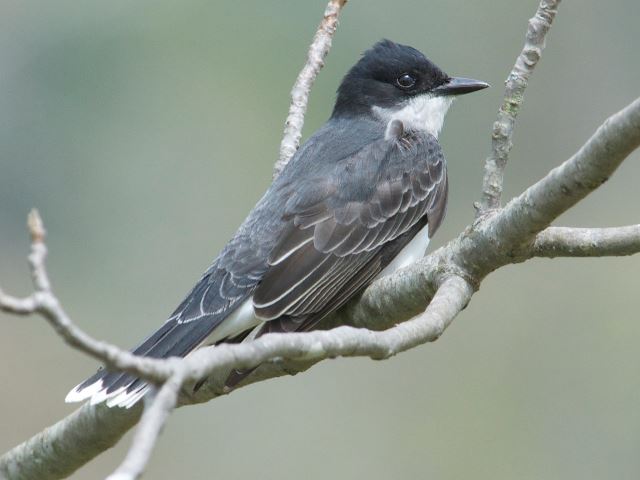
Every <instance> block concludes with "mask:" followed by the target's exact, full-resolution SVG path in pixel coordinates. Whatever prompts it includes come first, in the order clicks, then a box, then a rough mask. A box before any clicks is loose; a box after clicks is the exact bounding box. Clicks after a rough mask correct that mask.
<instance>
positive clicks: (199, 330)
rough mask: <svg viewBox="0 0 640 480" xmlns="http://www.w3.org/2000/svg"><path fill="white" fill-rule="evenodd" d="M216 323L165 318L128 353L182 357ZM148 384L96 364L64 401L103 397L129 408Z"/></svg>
mask: <svg viewBox="0 0 640 480" xmlns="http://www.w3.org/2000/svg"><path fill="white" fill-rule="evenodd" d="M219 324H220V319H219V318H216V317H214V316H209V317H208V318H207V317H202V318H200V319H198V320H197V321H193V322H188V323H187V322H179V321H178V320H168V321H167V322H165V323H164V324H163V325H162V327H160V328H159V329H158V330H157V331H156V332H154V333H153V334H152V335H150V336H149V337H148V338H147V339H145V340H144V341H143V342H142V343H141V344H140V345H138V346H137V347H136V348H135V349H133V351H132V353H133V354H135V355H139V356H144V357H151V358H168V357H184V356H186V355H187V354H188V353H189V352H191V351H192V350H194V349H196V348H197V347H198V346H200V345H201V344H202V343H203V342H204V341H205V340H206V339H207V337H208V336H209V334H210V333H211V332H212V331H213V330H214V329H215V328H216V327H217V326H218V325H219ZM149 388H150V386H149V384H147V383H146V382H145V381H144V380H141V379H140V378H137V377H135V376H134V375H131V374H128V373H122V372H112V371H109V370H107V369H104V368H100V370H98V372H97V373H96V374H95V375H93V376H91V377H89V378H88V379H87V380H85V381H84V382H82V383H80V384H79V385H77V386H76V387H75V388H73V389H72V390H71V391H70V392H69V393H68V394H67V396H66V398H65V402H67V403H72V402H81V401H84V400H87V399H91V404H92V405H96V404H98V403H101V402H104V401H106V404H107V406H109V407H124V408H131V407H132V406H134V405H135V404H136V403H137V402H138V401H139V400H140V399H141V398H142V397H144V395H145V394H146V393H147V392H148V391H149Z"/></svg>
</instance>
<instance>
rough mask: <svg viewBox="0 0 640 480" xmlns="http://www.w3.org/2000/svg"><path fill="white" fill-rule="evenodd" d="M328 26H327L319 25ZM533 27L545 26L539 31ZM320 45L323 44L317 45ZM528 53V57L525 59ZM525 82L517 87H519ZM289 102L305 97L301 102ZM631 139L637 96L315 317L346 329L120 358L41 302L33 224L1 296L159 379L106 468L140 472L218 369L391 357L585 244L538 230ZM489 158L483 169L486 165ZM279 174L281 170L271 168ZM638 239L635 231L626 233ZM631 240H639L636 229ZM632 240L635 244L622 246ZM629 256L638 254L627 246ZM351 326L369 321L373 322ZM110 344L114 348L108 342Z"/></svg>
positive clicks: (82, 454)
mask: <svg viewBox="0 0 640 480" xmlns="http://www.w3.org/2000/svg"><path fill="white" fill-rule="evenodd" d="M344 3H345V2H344V1H342V2H341V1H337V0H332V1H331V2H330V3H329V6H328V7H327V11H326V12H325V19H324V20H323V23H322V24H321V26H320V29H319V31H318V33H317V34H316V37H315V39H314V44H316V42H318V45H319V46H317V47H316V48H317V49H320V50H318V51H317V52H319V53H320V57H314V58H315V60H312V55H311V50H314V47H313V45H312V48H311V49H310V54H309V61H308V62H307V64H306V65H305V68H304V69H303V72H302V73H301V75H300V76H299V79H298V80H299V81H298V82H296V86H298V83H300V87H299V88H300V89H302V92H303V93H302V97H296V95H297V94H294V93H293V92H292V97H293V99H292V107H291V111H290V117H292V115H293V117H292V118H293V121H292V122H291V123H290V124H288V125H287V129H286V130H285V139H286V138H287V137H288V138H289V140H288V141H287V145H289V147H291V148H289V152H290V153H282V154H281V158H280V160H279V162H278V163H279V164H281V165H282V166H283V165H284V163H286V161H288V159H289V158H290V157H291V155H292V154H293V152H295V150H296V148H297V145H298V142H299V138H300V130H301V128H302V120H303V116H304V110H305V108H306V100H307V98H308V91H309V89H310V87H311V83H312V82H313V79H314V78H315V75H316V74H317V71H318V70H319V68H320V67H321V65H322V58H323V57H324V55H326V51H328V46H329V45H330V41H331V35H332V34H333V30H334V29H335V21H336V18H337V14H338V13H339V11H340V8H341V7H342V6H343V5H344ZM558 3H559V1H555V2H553V1H547V0H542V2H541V4H540V8H539V10H538V13H540V12H542V13H540V19H541V20H540V21H542V22H543V23H544V22H546V23H544V24H543V25H542V26H539V27H536V26H535V25H533V26H532V25H530V31H531V32H532V33H531V35H532V36H536V38H537V39H538V40H540V41H542V43H541V44H539V45H538V46H537V47H536V44H535V42H534V40H532V39H530V38H529V36H528V37H527V43H531V45H533V47H532V48H533V49H532V50H531V52H529V53H526V54H525V50H527V46H526V45H525V50H523V55H524V56H522V55H521V57H522V58H519V61H521V62H523V64H522V65H520V66H518V62H517V63H516V67H514V71H515V70H516V68H523V69H524V71H523V72H516V74H518V75H521V76H522V78H524V85H526V79H528V76H529V75H530V73H531V70H532V69H533V66H534V65H535V62H536V61H537V59H538V57H539V54H540V52H541V48H542V45H543V42H544V35H545V34H546V31H547V30H548V28H549V26H550V24H551V20H552V19H553V15H555V7H557V4H558ZM332 6H333V7H332ZM331 8H334V9H336V10H331ZM331 11H334V12H335V13H334V14H331V15H329V14H328V13H327V12H331ZM544 12H546V16H545V15H544ZM536 16H538V14H537V15H536ZM535 18H536V17H534V20H535ZM325 22H327V23H328V26H327V25H324V24H325ZM533 23H534V22H533V20H532V24H533ZM327 28H328V30H327ZM536 28H542V30H543V31H542V33H541V30H536ZM321 30H322V31H321ZM319 38H320V40H319ZM327 42H328V43H327ZM323 45H324V46H323ZM323 48H324V49H325V50H322V49H323ZM535 48H538V50H536V49H535ZM322 52H324V53H322ZM532 59H533V63H531V61H532ZM527 62H529V63H527ZM307 69H309V73H307V74H305V75H303V73H304V70H307ZM301 78H302V80H300V79H301ZM518 78H520V77H518ZM518 78H514V79H511V77H510V80H513V81H514V82H517V81H518ZM522 78H520V80H522ZM305 82H310V83H305ZM305 85H306V86H305ZM520 87H521V90H518V88H520ZM295 90H296V88H295V87H294V91H295ZM507 91H508V92H507V98H506V100H505V105H507V107H505V108H504V114H505V115H507V124H508V125H507V127H506V128H507V129H506V130H505V131H506V132H507V137H506V143H504V145H507V148H506V149H498V150H499V151H498V150H495V145H494V150H495V151H496V152H498V153H500V152H504V155H503V156H502V157H500V158H502V159H504V163H506V158H507V156H508V152H509V148H510V142H511V140H510V139H511V133H512V130H513V121H514V120H515V114H517V109H518V108H519V105H520V103H521V101H522V92H523V91H524V86H523V85H522V84H518V85H515V86H514V90H513V92H512V93H511V94H509V85H508V86H507ZM305 92H306V93H305ZM518 92H519V93H518ZM509 95H511V97H509ZM296 98H298V99H299V100H300V101H299V102H298V100H296ZM509 98H511V100H509ZM300 102H302V103H301V104H300ZM514 102H515V103H514ZM294 104H296V105H294ZM300 105H301V106H300ZM503 107H504V105H503ZM300 108H301V110H300ZM514 109H515V110H514ZM296 112H297V113H296ZM501 112H502V110H501ZM499 120H500V118H499ZM509 122H510V123H509ZM296 125H297V126H296ZM284 144H285V140H283V150H281V151H282V152H284ZM638 145H640V100H636V101H635V102H633V103H632V104H631V105H629V106H628V107H626V108H625V109H623V110H622V111H621V112H618V113H617V114H615V115H613V116H612V117H610V118H609V119H608V120H607V121H606V122H605V123H604V125H603V126H601V127H600V128H599V129H598V130H597V131H596V133H595V134H594V135H593V136H592V137H591V139H589V140H588V142H587V143H586V144H585V145H584V146H583V147H582V148H581V149H580V150H579V151H578V152H577V153H576V154H575V155H574V156H573V157H572V158H570V159H569V160H567V161H566V162H565V163H564V164H562V165H561V166H560V167H558V168H556V169H554V170H552V171H551V172H550V173H549V174H548V175H547V176H546V177H545V178H543V179H542V180H540V181H539V182H538V183H536V184H535V185H533V186H532V187H530V188H529V189H527V190H526V191H525V192H524V193H523V194H522V195H520V196H519V197H517V198H516V199H514V200H513V201H511V202H510V203H509V204H508V205H507V206H506V207H505V208H504V209H502V210H495V211H492V212H486V214H485V215H481V216H480V217H479V218H477V219H476V221H475V222H474V223H473V225H470V226H469V227H467V229H465V231H464V232H462V233H461V234H460V235H459V236H458V237H457V238H455V239H454V240H452V241H451V242H449V243H448V244H447V245H446V246H444V247H442V248H440V249H439V250H437V251H436V252H434V253H432V254H431V255H429V256H428V257H426V258H425V259H423V260H421V261H420V262H418V263H416V264H414V265H412V266H410V267H408V268H406V269H403V270H401V271H399V272H397V273H395V274H393V275H391V276H388V277H384V278H382V279H379V280H377V281H376V282H374V283H373V284H372V285H370V286H369V287H368V288H367V290H366V291H365V292H364V293H363V294H362V295H361V296H360V297H359V298H357V299H354V300H353V301H352V302H351V303H350V304H349V305H347V307H345V308H344V309H342V310H341V311H339V312H337V313H335V314H334V315H332V316H331V317H330V318H327V319H325V321H324V322H323V323H322V327H324V328H329V327H333V326H336V325H342V326H341V327H339V328H335V329H333V330H330V331H314V332H308V333H296V334H286V335H285V334H279V335H278V334H274V335H266V336H264V337H261V338H259V339H257V340H255V341H253V342H248V343H246V344H238V345H221V346H217V347H211V348H205V349H201V350H199V351H196V352H194V353H193V354H192V355H190V356H188V357H187V358H185V359H184V360H177V361H175V362H172V361H169V360H151V359H144V360H142V359H139V358H136V357H134V356H132V355H130V354H128V355H129V357H132V358H129V357H126V355H125V356H121V355H120V354H121V353H124V354H127V352H122V351H119V349H116V350H114V351H111V350H110V349H109V348H106V347H105V345H107V344H103V343H102V342H98V344H97V345H96V344H94V343H92V342H95V340H93V339H91V338H90V337H88V336H87V338H85V337H84V336H83V335H86V334H84V333H83V332H81V331H76V330H74V329H73V328H72V327H74V326H73V324H72V323H71V321H70V320H69V319H68V317H67V316H66V314H65V313H64V311H63V310H62V308H61V307H60V306H59V304H56V305H57V308H52V305H49V304H47V305H48V306H46V305H45V307H43V304H42V303H41V300H39V299H40V296H41V294H42V293H43V292H44V293H46V292H49V293H50V292H51V289H50V285H49V283H48V279H47V278H46V272H45V271H44V267H43V269H42V272H44V274H45V276H44V277H42V276H39V275H38V273H39V271H38V270H37V269H34V268H33V265H34V264H35V265H38V258H41V264H42V262H43V261H44V255H45V253H46V248H45V247H44V242H43V239H44V230H43V229H42V232H41V233H39V230H38V229H32V240H33V244H34V245H36V244H37V245H39V246H38V249H36V248H35V247H34V248H33V252H34V253H32V255H31V257H33V258H35V260H32V271H33V272H34V285H35V286H36V292H35V293H34V294H33V295H31V296H29V297H27V298H25V299H18V298H14V297H9V296H8V295H5V294H3V293H2V292H0V304H2V309H3V310H4V311H8V312H12V313H16V314H27V313H33V312H37V313H40V314H42V315H44V316H45V317H47V320H48V321H49V322H50V323H51V324H52V325H53V326H54V327H55V328H56V330H58V331H59V332H60V333H61V335H62V336H63V337H64V338H65V340H67V342H68V343H70V344H71V345H73V346H75V347H76V348H80V349H81V350H83V351H85V352H86V353H88V354H90V355H92V356H94V357H96V358H100V359H101V360H103V361H106V362H107V363H108V362H112V363H110V364H109V365H110V366H112V367H116V368H118V369H121V370H125V371H129V372H132V373H135V374H136V375H141V376H143V377H144V378H146V379H150V380H155V381H156V382H158V383H161V384H162V386H161V388H160V390H159V393H158V394H157V396H155V398H149V399H148V400H147V403H146V405H145V412H144V418H143V421H142V422H141V423H140V426H139V428H138V431H137V432H136V436H135V438H134V443H133V446H132V448H131V450H130V451H129V454H128V455H127V458H126V459H125V461H124V462H123V464H122V466H121V467H120V468H119V469H118V470H117V471H116V472H115V473H114V475H113V476H112V479H132V478H137V476H138V475H139V474H140V472H142V470H143V468H144V466H145V465H146V462H147V461H148V459H149V455H150V452H151V448H152V447H153V444H154V443H155V441H156V439H157V437H158V435H159V433H160V430H161V429H162V425H163V424H164V422H165V420H166V418H167V416H168V415H169V413H170V412H171V411H172V410H173V408H174V407H175V405H176V402H182V403H193V402H200V401H206V400H209V399H211V398H214V397H215V396H218V395H220V394H224V393H228V391H227V390H225V389H224V388H223V385H224V381H223V380H221V379H224V378H226V377H225V375H226V373H227V372H228V371H229V369H231V368H240V369H242V368H252V367H255V366H257V365H260V366H259V367H258V368H257V369H256V370H255V371H254V373H253V374H251V375H250V376H249V377H247V379H246V380H245V382H244V383H243V384H242V385H244V384H249V383H252V382H255V381H260V380H263V379H266V378H271V377H274V376H278V375H284V374H291V373H297V372H300V371H304V370H306V369H307V368H309V367H310V366H311V365H313V364H314V363H316V362H318V361H320V360H322V359H324V358H329V357H335V356H356V355H359V356H369V357H371V358H375V359H380V358H387V357H389V356H391V355H394V354H396V353H398V352H400V351H403V350H406V349H408V348H412V347H413V346H416V345H419V344H422V343H424V342H427V341H433V340H435V339H437V338H438V337H439V336H440V335H441V333H442V332H443V331H444V329H445V328H446V327H447V326H448V325H449V324H450V322H451V321H452V319H453V318H454V317H455V316H456V315H457V313H458V312H460V311H461V310H462V309H463V308H464V307H465V306H466V304H467V303H468V302H469V300H470V298H471V296H472V295H473V292H474V291H475V290H476V289H477V288H478V286H479V285H480V282H481V281H482V280H483V279H484V278H485V277H486V275H488V274H489V273H490V272H491V271H493V270H495V269H497V268H499V267H501V266H503V265H507V264H510V263H517V262H521V261H525V260H527V259H529V258H532V257H533V256H535V255H537V254H538V253H537V252H545V251H548V249H550V248H551V247H550V246H551V245H554V244H556V245H560V246H559V247H557V248H564V249H566V251H571V249H572V247H571V245H572V242H573V245H584V244H585V243H586V242H587V236H582V237H581V236H580V235H577V236H575V235H574V236H569V235H561V233H562V232H561V231H560V230H558V229H547V230H545V231H544V232H542V233H540V232H541V230H543V229H544V228H546V227H547V226H548V225H549V223H550V222H551V221H552V220H553V219H555V218H556V217H557V216H558V215H560V214H561V213H562V212H564V211H565V210H566V209H568V208H570V207H571V206H572V205H574V204H575V203H577V202H578V201H579V200H580V199H582V198H583V197H584V196H586V195H587V194H588V193H589V192H591V191H593V190H595V189H596V188H597V187H598V186H599V185H600V184H602V183H603V182H604V181H605V180H606V179H607V178H608V177H609V176H610V175H611V173H612V172H613V171H614V170H615V168H617V166H618V165H619V164H620V163H621V162H622V161H623V160H624V158H625V157H626V156H627V155H628V154H629V153H630V152H631V151H632V150H633V149H635V148H636V147H637V146H638ZM500 155H502V153H500ZM497 158H498V157H497V156H496V159H497ZM283 159H284V160H283ZM489 163H490V162H488V164H487V174H488V173H490V172H489V170H490V169H491V168H493V167H492V166H491V165H489ZM494 163H495V168H494V170H495V171H494V172H493V173H495V174H496V175H497V176H496V177H494V178H495V179H498V180H496V182H497V183H495V182H493V180H491V179H489V180H487V177H486V176H485V187H487V185H490V187H491V188H493V186H494V185H498V187H499V188H498V190H496V191H493V190H491V188H489V189H487V188H485V189H484V191H485V193H487V192H488V193H489V196H490V197H491V198H490V199H489V200H487V199H486V198H485V199H484V200H485V201H486V208H488V209H491V208H494V207H491V205H493V203H494V202H495V199H497V204H496V205H497V206H499V204H500V192H501V189H502V171H503V169H504V163H502V164H501V160H496V161H495V162H494ZM280 168H281V167H280ZM276 170H277V171H279V170H278V167H276ZM490 190H491V191H490ZM496 192H497V194H496ZM40 227H41V224H40ZM636 227H637V226H636ZM625 228H635V227H625ZM572 230H573V229H572ZM606 230H609V229H606ZM34 232H35V233H34ZM565 233H566V232H565ZM602 233H609V234H613V233H615V232H611V231H609V232H602ZM618 233H619V232H618ZM633 235H634V234H633V232H631V236H633ZM614 237H615V236H614V235H609V236H607V235H603V236H602V237H601V241H600V243H599V244H598V247H599V248H600V252H601V253H604V252H607V251H621V250H617V248H618V247H614V246H613V245H614V244H615V245H619V244H620V243H624V242H623V240H621V239H620V238H618V237H616V238H617V240H616V239H615V238H614ZM561 241H562V242H564V243H561ZM627 241H628V243H627V246H629V245H631V244H632V243H633V241H634V240H633V239H631V238H630V239H628V240H627ZM635 241H636V242H637V232H636V238H635ZM541 245H542V246H541ZM545 245H546V247H545ZM621 248H622V247H621ZM625 248H626V247H625ZM629 248H636V247H630V246H629ZM636 251H637V250H636ZM36 253H37V254H36ZM629 253H633V252H631V251H629ZM38 255H40V256H41V257H38ZM42 272H40V273H42ZM54 299H55V297H54ZM430 300H431V302H430ZM56 302H57V300H56ZM421 312H422V313H421ZM49 317H53V318H49ZM58 317H59V318H58ZM411 317H413V318H411ZM409 318H411V319H410V320H409V321H405V320H407V319H409ZM61 319H62V320H61ZM401 322H404V323H401ZM354 327H365V328H368V329H370V330H364V329H363V328H354ZM385 329H388V330H385ZM372 330H383V331H372ZM76 343H79V344H80V346H77V345H76ZM107 347H111V346H109V345H107ZM112 348H114V349H115V348H116V347H112ZM102 356H104V358H103V357H102ZM139 362H141V363H139ZM141 365H143V366H141ZM156 367H157V368H156ZM138 369H140V370H138ZM206 376H209V377H210V378H209V380H208V381H207V382H206V383H205V384H204V386H203V387H202V388H201V389H200V390H199V391H198V392H197V393H196V394H190V390H189V389H188V388H187V389H185V391H184V392H182V394H183V396H182V397H181V398H179V399H178V398H177V395H178V393H177V392H178V391H179V389H180V387H181V386H182V385H183V384H184V385H186V386H188V383H189V382H193V381H197V380H200V379H202V378H203V377H206ZM141 412H142V409H141V408H140V407H136V408H134V409H132V410H123V409H115V408H114V409H109V408H107V407H105V406H103V405H97V406H91V405H89V404H86V405H84V406H83V407H82V408H80V409H79V410H78V411H76V412H75V413H74V414H72V415H71V416H69V417H67V418H66V419H64V420H62V421H61V422H58V424H56V425H54V426H53V427H51V428H50V429H47V430H45V431H44V432H42V433H40V434H38V435H37V436H36V437H34V438H33V439H31V440H29V441H27V442H25V443H24V444H22V445H21V446H18V447H16V448H14V449H13V450H11V451H10V452H8V453H7V454H5V455H4V456H3V457H1V458H0V477H3V476H4V477H6V478H7V479H21V480H22V479H39V480H46V479H53V478H60V477H61V476H64V475H68V474H69V473H71V472H73V471H74V470H75V469H76V468H78V467H79V466H81V465H82V464H83V463H85V462H86V461H88V460H89V459H91V458H93V456H95V455H96V454H97V453H99V451H102V450H104V449H106V448H108V447H109V446H111V445H113V443H115V441H117V439H118V438H120V436H121V435H122V434H123V433H124V432H125V431H126V430H128V428H130V427H131V425H133V424H134V423H135V422H136V421H137V420H138V419H139V417H140V415H141Z"/></svg>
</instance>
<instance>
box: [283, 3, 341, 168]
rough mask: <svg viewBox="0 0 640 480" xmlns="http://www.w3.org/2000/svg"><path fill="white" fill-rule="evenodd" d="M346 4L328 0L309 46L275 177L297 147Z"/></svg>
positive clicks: (285, 129)
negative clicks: (313, 89)
mask: <svg viewBox="0 0 640 480" xmlns="http://www.w3.org/2000/svg"><path fill="white" fill-rule="evenodd" d="M346 3H347V0H331V1H330V2H329V4H328V5H327V8H326V9H325V11H324V17H323V18H322V21H321V22H320V25H319V26H318V30H317V31H316V34H315V36H314V37H313V41H312V42H311V46H310V47H309V52H308V53H307V62H306V63H305V65H304V67H303V68H302V70H301V71H300V73H299V74H298V78H297V79H296V82H295V83H294V84H293V88H292V89H291V105H290V106H289V115H288V116H287V120H286V121H285V124H284V135H283V137H282V142H281V143H280V156H279V159H278V161H277V162H276V164H275V166H274V172H273V177H274V178H275V177H277V176H278V175H279V174H280V172H282V169H284V167H285V166H286V165H287V163H289V160H291V157H293V154H294V153H296V151H297V150H298V147H299V146H300V138H301V137H302V127H303V126H304V116H305V113H306V111H307V104H308V102H309V94H310V92H311V87H312V86H313V82H315V79H316V77H317V76H318V73H319V72H320V69H321V68H322V67H323V66H324V59H325V57H326V56H327V54H328V53H329V50H330V49H331V41H332V39H333V35H334V34H335V32H336V27H337V26H338V15H340V11H341V10H342V7H344V6H345V4H346Z"/></svg>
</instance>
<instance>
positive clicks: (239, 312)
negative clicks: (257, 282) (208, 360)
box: [202, 296, 263, 346]
mask: <svg viewBox="0 0 640 480" xmlns="http://www.w3.org/2000/svg"><path fill="white" fill-rule="evenodd" d="M262 322H263V321H262V320H260V319H259V318H258V317H256V315H255V312H254V310H253V296H251V297H249V298H247V299H246V300H244V301H243V302H242V303H241V304H240V306H239V307H238V308H236V309H235V310H234V311H233V312H231V314H230V315H229V316H228V317H226V318H225V319H224V320H223V321H222V323H220V325H218V326H217V327H216V328H215V329H214V330H213V332H211V333H210V334H209V336H208V337H207V338H206V340H205V341H204V342H203V343H202V345H203V346H204V345H213V344H214V343H218V342H219V341H220V340H224V339H225V338H230V337H234V336H236V335H238V334H239V333H242V332H244V331H245V330H249V329H251V328H254V327H256V326H257V325H260V324H261V323H262Z"/></svg>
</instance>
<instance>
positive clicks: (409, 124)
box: [373, 94, 453, 138]
mask: <svg viewBox="0 0 640 480" xmlns="http://www.w3.org/2000/svg"><path fill="white" fill-rule="evenodd" d="M452 102H453V97H451V96H446V97H433V96H431V95H429V94H423V95H418V96H416V97H412V98H410V99H409V100H407V101H406V102H405V103H403V104H402V105H401V106H400V107H397V108H382V107H376V106H374V107H373V113H374V114H375V115H376V116H377V117H378V118H380V119H382V120H383V121H385V122H387V125H389V124H390V123H391V122H392V121H393V120H400V121H401V122H402V125H403V126H404V128H405V130H415V131H424V132H427V133H429V134H431V135H433V136H434V137H436V138H438V134H439V133H440V130H442V124H443V123H444V117H445V115H446V114H447V111H448V110H449V107H450V106H451V103H452Z"/></svg>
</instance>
